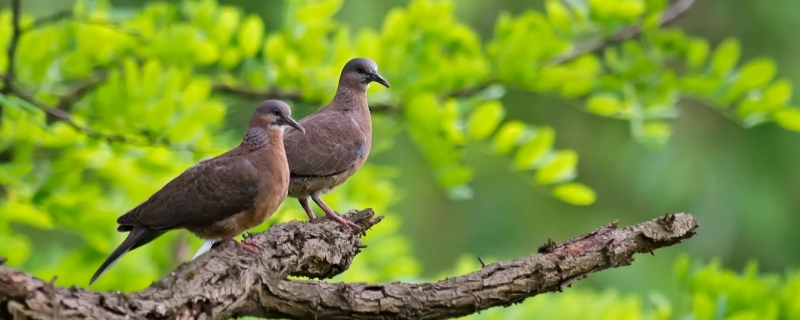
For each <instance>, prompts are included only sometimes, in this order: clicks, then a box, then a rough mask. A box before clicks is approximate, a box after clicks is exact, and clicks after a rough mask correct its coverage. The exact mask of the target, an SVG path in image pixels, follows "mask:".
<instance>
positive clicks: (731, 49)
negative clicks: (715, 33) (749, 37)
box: [711, 38, 742, 76]
mask: <svg viewBox="0 0 800 320" xmlns="http://www.w3.org/2000/svg"><path fill="white" fill-rule="evenodd" d="M741 51H742V49H741V45H740V44H739V41H737V40H736V39H733V38H727V39H725V40H724V41H722V43H720V44H719V46H717V49H716V50H714V54H713V56H712V57H711V70H712V71H713V72H714V73H715V74H717V75H720V76H725V75H727V74H728V73H729V72H730V71H731V70H732V69H733V67H734V66H736V63H737V62H739V55H740V54H741Z"/></svg>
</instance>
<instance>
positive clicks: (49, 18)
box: [24, 10, 72, 32]
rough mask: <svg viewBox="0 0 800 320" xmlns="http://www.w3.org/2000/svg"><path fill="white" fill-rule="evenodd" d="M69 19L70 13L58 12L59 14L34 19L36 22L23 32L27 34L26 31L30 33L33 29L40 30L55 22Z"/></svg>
mask: <svg viewBox="0 0 800 320" xmlns="http://www.w3.org/2000/svg"><path fill="white" fill-rule="evenodd" d="M69 18H72V11H66V10H65V11H59V12H56V13H54V14H52V15H49V16H46V17H42V18H39V19H36V21H34V22H33V25H32V26H31V27H30V28H28V29H27V30H25V31H24V32H28V31H31V30H33V29H37V28H41V27H43V26H45V25H48V24H53V23H56V22H59V21H62V20H66V19H69Z"/></svg>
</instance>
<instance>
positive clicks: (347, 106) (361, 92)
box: [324, 83, 369, 112]
mask: <svg viewBox="0 0 800 320" xmlns="http://www.w3.org/2000/svg"><path fill="white" fill-rule="evenodd" d="M324 108H326V109H333V110H336V111H366V112H369V105H368V104H367V90H366V88H365V87H363V86H361V85H347V84H344V83H340V84H339V88H337V89H336V95H334V96H333V100H332V101H331V103H330V104H328V105H327V106H325V107H324Z"/></svg>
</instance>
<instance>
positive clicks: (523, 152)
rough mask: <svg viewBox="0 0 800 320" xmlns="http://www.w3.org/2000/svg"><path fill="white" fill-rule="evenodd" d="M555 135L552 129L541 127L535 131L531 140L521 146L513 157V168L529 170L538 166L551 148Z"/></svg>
mask: <svg viewBox="0 0 800 320" xmlns="http://www.w3.org/2000/svg"><path fill="white" fill-rule="evenodd" d="M555 139H556V134H555V131H554V130H553V129H552V128H549V127H541V128H539V129H538V130H536V133H535V135H534V136H533V139H531V140H530V141H528V142H526V143H525V144H523V145H522V146H521V147H520V148H519V150H518V151H517V154H516V156H514V167H515V168H517V169H529V168H532V167H535V166H538V164H539V162H540V161H541V160H542V159H543V158H544V156H545V155H546V154H547V153H548V152H549V151H550V149H552V148H553V143H554V142H555Z"/></svg>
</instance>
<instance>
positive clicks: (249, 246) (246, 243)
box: [227, 238, 264, 254]
mask: <svg viewBox="0 0 800 320" xmlns="http://www.w3.org/2000/svg"><path fill="white" fill-rule="evenodd" d="M227 240H231V241H233V242H235V243H236V244H237V245H239V247H240V248H242V249H244V250H247V251H250V252H252V253H255V254H261V253H263V252H264V249H263V248H261V246H259V245H258V244H256V243H255V242H252V241H250V240H242V241H236V239H234V238H227Z"/></svg>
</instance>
